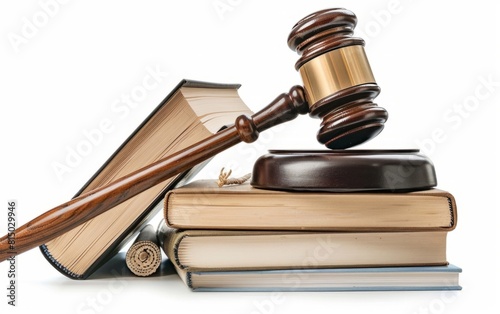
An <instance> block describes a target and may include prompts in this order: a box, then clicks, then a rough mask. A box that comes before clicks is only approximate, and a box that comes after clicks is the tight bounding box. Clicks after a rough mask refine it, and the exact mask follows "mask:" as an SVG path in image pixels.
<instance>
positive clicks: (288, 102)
mask: <svg viewBox="0 0 500 314" xmlns="http://www.w3.org/2000/svg"><path fill="white" fill-rule="evenodd" d="M356 22H357V19H356V16H355V15H354V14H353V13H352V12H351V11H348V10H345V9H327V10H322V11H318V12H316V13H313V14H311V15H309V16H307V17H305V18H304V19H302V20H301V21H299V22H298V23H297V24H296V25H295V26H294V27H293V29H292V31H291V33H290V36H289V38H288V45H289V47H290V48H291V49H292V50H295V51H297V52H298V53H299V55H300V58H299V60H298V61H297V63H296V69H297V70H298V71H299V72H300V74H301V77H302V80H303V83H304V87H301V86H294V87H292V88H291V89H290V91H289V92H288V93H287V94H281V95H279V96H278V97H277V98H276V99H275V100H274V101H273V102H271V103H270V104H269V105H268V106H267V107H266V108H264V109H263V110H261V111H259V112H257V113H256V114H254V115H253V116H252V117H248V116H245V115H241V116H239V117H238V118H236V121H235V123H234V125H233V126H230V127H228V128H226V129H224V130H222V131H220V132H219V133H216V134H214V135H213V136H211V137H209V138H207V139H205V140H204V141H202V142H199V143H197V144H194V145H192V146H190V147H188V148H186V149H184V150H182V151H179V152H177V153H175V154H173V155H170V156H167V157H165V158H163V159H161V160H159V161H157V162H155V163H153V164H151V165H148V166H146V167H144V168H141V169H139V170H137V171H135V172H133V173H131V174H129V175H127V176H125V177H122V178H120V179H118V180H116V181H114V182H112V183H110V184H108V185H106V186H102V187H100V188H97V189H95V190H92V191H89V192H87V193H85V194H82V195H80V196H78V197H76V198H74V199H72V200H71V201H69V202H66V203H64V204H61V205H59V206H57V207H55V208H53V209H51V210H49V211H48V212H46V213H44V214H42V215H40V216H39V217H37V218H35V219H33V220H32V221H30V222H28V223H26V224H25V225H23V226H21V227H19V228H18V229H17V230H16V233H15V246H12V247H11V245H10V244H9V240H10V239H9V237H8V236H7V235H6V236H4V237H2V238H1V239H0V262H1V261H4V260H6V259H7V258H9V257H10V256H14V255H18V254H21V253H23V252H25V251H27V250H29V249H32V248H35V247H37V246H40V245H41V244H44V243H46V242H47V241H50V240H52V239H54V238H56V237H58V236H60V235H62V234H64V233H66V232H68V231H69V230H71V229H73V228H75V227H77V226H78V225H80V224H83V223H85V222H86V221H88V220H90V219H92V218H94V217H96V216H98V215H100V214H102V213H104V212H106V211H107V210H109V209H111V208H113V207H114V206H116V205H118V204H120V203H122V202H124V201H126V200H128V199H129V198H131V197H133V196H135V195H137V194H139V193H141V192H143V191H145V190H147V189H148V188H150V187H152V186H155V185H157V184H158V183H161V182H162V181H164V180H166V179H168V178H170V177H172V176H174V175H177V174H179V173H181V172H183V171H186V170H188V169H190V168H192V167H193V166H195V165H197V164H199V163H201V162H203V161H205V160H207V159H209V158H211V157H213V156H215V155H216V154H218V153H220V152H222V151H223V150H225V149H227V148H229V147H231V146H233V145H235V144H237V143H239V142H241V141H244V142H247V143H251V142H253V141H255V140H256V139H257V138H258V136H259V133H260V132H262V131H264V130H267V129H268V128H270V127H272V126H274V125H277V124H280V123H283V122H286V121H290V120H293V119H295V118H296V117H297V116H298V115H299V114H305V113H309V114H310V116H312V117H319V118H321V119H322V123H321V128H320V130H319V132H318V137H317V138H318V141H319V142H321V143H323V144H325V145H326V146H327V147H328V148H331V149H342V148H348V147H351V146H354V145H357V144H360V143H363V142H365V141H367V140H369V139H371V138H373V137H374V136H376V135H377V134H378V133H380V131H381V130H382V129H383V127H384V123H385V121H386V120H387V117H388V115H387V112H386V110H385V109H384V108H381V107H378V106H377V105H376V104H375V103H373V99H374V98H375V97H377V95H378V94H379V93H380V88H379V87H378V86H377V84H376V82H375V79H374V77H373V74H372V71H371V69H370V65H369V63H368V60H367V58H366V55H365V51H364V41H363V40H362V39H361V38H355V37H352V35H353V31H354V27H355V26H356Z"/></svg>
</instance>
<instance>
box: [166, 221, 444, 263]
mask: <svg viewBox="0 0 500 314" xmlns="http://www.w3.org/2000/svg"><path fill="white" fill-rule="evenodd" d="M158 235H159V241H160V243H161V247H162V248H163V250H164V252H165V253H166V255H167V256H168V258H169V259H170V260H171V261H172V263H175V264H177V265H178V266H179V267H180V268H181V269H187V270H191V271H214V270H249V269H253V270H258V269H261V270H262V269H294V268H331V267H382V266H383V267H387V266H418V265H427V266H429V265H447V264H448V263H447V259H446V236H447V232H446V231H420V232H299V231H227V230H178V229H172V228H169V227H168V226H167V225H166V224H165V223H163V224H161V225H160V227H159V229H158Z"/></svg>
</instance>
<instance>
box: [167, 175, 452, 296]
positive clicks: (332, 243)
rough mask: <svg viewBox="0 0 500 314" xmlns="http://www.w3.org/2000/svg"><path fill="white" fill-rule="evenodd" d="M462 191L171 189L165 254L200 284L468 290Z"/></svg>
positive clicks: (215, 287)
mask: <svg viewBox="0 0 500 314" xmlns="http://www.w3.org/2000/svg"><path fill="white" fill-rule="evenodd" d="M456 215H457V207H456V204H455V199H454V197H453V195H452V194H451V193H449V192H447V191H444V190H441V189H437V188H426V189H423V190H418V191H406V192H392V191H384V192H380V191H377V192H315V191H305V192H298V191H282V190H275V189H261V188H255V187H254V186H253V184H250V183H248V182H246V183H243V184H239V185H229V186H223V187H219V186H218V185H217V183H216V182H215V181H212V180H196V181H193V182H191V183H189V184H187V185H185V186H182V187H179V188H176V189H173V190H171V191H169V192H168V193H167V194H166V196H165V201H164V219H163V220H162V222H161V223H160V226H159V227H158V238H159V241H160V245H161V247H162V248H163V251H164V252H165V253H166V255H167V256H168V258H169V259H170V260H171V262H172V263H173V265H174V267H175V269H176V270H177V272H178V274H179V276H180V277H181V278H182V280H183V281H184V283H185V284H186V285H187V286H188V287H189V288H191V289H193V290H194V291H277V290H278V291H370V290H377V291H380V290H386V291H390V290H459V289H461V287H460V286H459V282H458V279H459V273H460V272H461V269H460V268H459V267H456V266H454V265H452V264H450V263H449V262H448V260H447V256H446V238H447V234H448V232H450V231H451V230H453V229H454V228H455V226H456V222H457V216H456Z"/></svg>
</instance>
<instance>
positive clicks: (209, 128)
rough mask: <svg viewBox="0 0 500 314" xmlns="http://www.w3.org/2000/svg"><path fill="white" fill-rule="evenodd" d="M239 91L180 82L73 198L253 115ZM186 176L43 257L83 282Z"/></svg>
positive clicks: (54, 245)
mask: <svg viewBox="0 0 500 314" xmlns="http://www.w3.org/2000/svg"><path fill="white" fill-rule="evenodd" d="M239 86H240V85H228V84H215V83H208V82H197V81H189V80H183V81H181V82H180V83H179V84H178V85H177V86H176V87H175V88H174V89H173V90H172V91H171V93H170V94H169V95H168V96H167V97H166V98H165V99H164V100H163V101H162V102H161V103H160V104H159V105H158V106H157V108H156V109H155V110H154V111H153V112H152V113H151V114H150V115H149V116H148V117H147V118H146V120H145V121H144V122H143V123H142V124H141V125H140V126H139V127H138V128H137V129H136V130H135V131H134V132H133V133H132V134H131V135H130V137H129V138H128V139H127V140H126V141H125V142H124V143H123V144H122V145H121V146H120V147H119V148H118V150H116V152H115V153H114V154H113V155H112V156H111V157H110V158H109V159H108V161H107V162H106V163H105V164H104V165H103V166H102V167H101V168H100V169H99V170H98V171H97V173H96V174H95V175H94V176H93V177H92V178H91V179H90V180H89V181H88V182H87V184H86V185H85V186H84V187H83V188H82V189H81V190H80V191H79V192H78V193H77V195H76V196H78V195H80V194H82V193H85V192H88V191H91V190H93V189H95V188H97V187H100V186H103V185H106V184H108V183H110V182H113V181H114V180H116V179H119V178H121V177H123V176H125V175H127V174H129V173H131V172H133V171H135V170H137V169H140V168H142V167H144V166H146V165H148V164H151V163H153V162H155V161H157V160H159V159H161V158H163V157H165V156H168V155H170V154H172V153H175V152H177V151H180V150H182V149H184V148H186V147H188V146H190V145H192V144H195V143H197V142H199V141H201V140H203V139H205V138H207V137H208V136H210V135H212V134H214V133H216V132H218V131H219V130H220V129H221V128H223V127H224V126H226V125H230V124H233V123H234V121H235V119H236V117H237V116H239V115H241V114H247V115H252V112H251V111H250V109H249V108H248V107H247V106H246V105H245V104H244V103H243V101H242V100H241V98H240V97H239V95H238V91H237V90H238V88H239ZM201 166H202V165H199V166H197V167H195V169H192V170H193V171H190V172H189V173H188V175H193V174H194V173H196V170H199V168H200V167H201ZM185 175H186V173H184V174H181V175H177V176H174V177H172V178H170V179H168V180H166V181H164V182H163V183H161V184H158V185H156V186H153V187H151V188H150V189H148V190H146V191H144V192H142V193H140V194H138V195H137V196H135V197H133V198H131V199H129V200H127V201H125V202H124V203H122V204H120V205H118V206H116V207H114V208H112V209H111V210H109V211H107V212H105V213H104V214H101V215H99V216H97V217H95V218H94V219H92V220H90V221H88V222H86V223H84V224H82V225H80V226H78V227H76V228H74V229H72V230H71V231H69V232H67V233H65V234H63V235H62V236H59V237H57V238H55V239H54V240H51V241H50V242H47V243H45V244H44V245H42V246H41V247H40V248H41V251H42V253H43V254H44V256H45V257H46V258H47V260H48V261H49V262H50V263H51V264H52V265H53V266H54V267H56V268H57V269H58V270H59V271H60V272H62V273H63V274H65V275H67V276H68V277H70V278H74V279H85V278H87V277H88V276H89V275H90V274H91V273H92V272H93V271H95V270H96V269H97V268H98V267H99V266H100V265H102V264H103V263H104V262H105V261H106V260H108V259H109V258H110V257H111V256H112V255H113V253H115V252H117V251H118V250H119V249H120V248H121V247H122V246H123V244H125V243H126V242H127V241H128V240H129V239H130V238H131V237H132V236H133V234H134V233H136V232H137V230H138V229H139V228H140V227H141V226H143V225H144V224H145V223H146V222H147V221H149V220H150V219H151V218H152V217H153V215H154V214H156V213H158V212H159V210H160V208H161V200H162V199H163V198H164V196H165V193H166V192H167V191H168V190H169V189H170V188H172V187H174V186H175V185H176V184H178V183H179V181H180V180H181V179H187V178H186V177H185Z"/></svg>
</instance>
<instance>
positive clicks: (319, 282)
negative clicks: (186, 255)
mask: <svg viewBox="0 0 500 314" xmlns="http://www.w3.org/2000/svg"><path fill="white" fill-rule="evenodd" d="M174 267H175V270H176V271H177V273H178V274H179V276H180V277H181V279H182V281H183V282H184V284H186V286H187V287H189V288H190V289H192V290H193V291H218V292H233V291H245V292H251V291H422V290H426V291H429V290H461V289H462V287H461V286H460V284H459V275H460V273H461V272H462V269H461V268H459V267H457V266H455V265H451V264H450V265H444V266H413V267H375V268H371V267H367V268H363V267H356V268H322V269H310V268H302V269H279V270H240V271H188V270H186V269H182V268H180V267H179V266H178V265H174Z"/></svg>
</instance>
